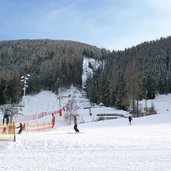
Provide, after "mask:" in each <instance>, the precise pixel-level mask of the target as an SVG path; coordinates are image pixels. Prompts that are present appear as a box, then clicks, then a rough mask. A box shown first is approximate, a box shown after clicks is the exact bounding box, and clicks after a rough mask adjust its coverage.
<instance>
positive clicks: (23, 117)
mask: <svg viewBox="0 0 171 171" xmlns="http://www.w3.org/2000/svg"><path fill="white" fill-rule="evenodd" d="M63 110H64V108H62V109H61V110H60V109H59V110H56V111H50V112H41V113H39V114H32V115H18V116H16V117H15V122H16V123H19V122H26V121H31V120H38V119H41V118H43V117H45V116H48V115H52V113H53V114H54V115H57V114H59V116H62V111H63Z"/></svg>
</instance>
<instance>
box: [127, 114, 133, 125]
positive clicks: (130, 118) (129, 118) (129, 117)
mask: <svg viewBox="0 0 171 171" xmlns="http://www.w3.org/2000/svg"><path fill="white" fill-rule="evenodd" d="M128 120H129V124H130V125H131V122H132V120H133V119H132V117H131V116H130V115H129V116H128Z"/></svg>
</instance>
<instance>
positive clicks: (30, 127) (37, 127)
mask: <svg viewBox="0 0 171 171" xmlns="http://www.w3.org/2000/svg"><path fill="white" fill-rule="evenodd" d="M53 127H54V125H53V124H52V122H43V123H38V122H37V123H26V124H25V128H24V129H23V130H24V131H27V132H30V131H36V132H38V131H44V130H50V129H52V128H53Z"/></svg>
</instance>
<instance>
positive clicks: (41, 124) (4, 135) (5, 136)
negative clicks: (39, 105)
mask: <svg viewBox="0 0 171 171" xmlns="http://www.w3.org/2000/svg"><path fill="white" fill-rule="evenodd" d="M63 110H64V108H62V109H61V110H56V111H50V112H42V113H39V114H32V115H16V116H14V117H15V118H13V120H14V121H15V124H16V126H15V124H14V123H13V124H8V125H3V124H0V141H16V135H15V132H16V133H17V131H18V127H17V126H18V124H19V123H21V124H22V131H27V132H30V131H44V130H50V129H52V128H53V127H54V125H55V120H53V119H50V118H47V119H46V121H42V120H41V118H45V117H47V116H50V115H52V113H53V114H54V116H53V117H55V116H56V115H57V114H59V116H62V111H63ZM2 120H3V118H0V123H3V121H2ZM47 120H49V122H47Z"/></svg>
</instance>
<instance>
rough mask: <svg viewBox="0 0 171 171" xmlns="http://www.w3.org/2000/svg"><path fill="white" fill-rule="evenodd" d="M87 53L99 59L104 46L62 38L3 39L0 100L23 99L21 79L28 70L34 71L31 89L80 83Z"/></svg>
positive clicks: (55, 89) (35, 91)
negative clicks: (99, 46) (98, 46)
mask: <svg viewBox="0 0 171 171" xmlns="http://www.w3.org/2000/svg"><path fill="white" fill-rule="evenodd" d="M84 56H89V57H93V58H96V59H100V58H102V53H101V49H99V48H97V47H95V46H91V45H88V44H84V43H79V42H73V41H62V40H61V41H57V40H16V41H0V96H1V99H0V104H5V103H9V101H11V102H12V103H16V102H18V101H20V99H21V96H22V94H21V93H22V91H21V89H20V87H22V86H23V85H22V84H21V83H20V80H21V76H23V75H26V74H30V75H31V77H30V79H29V87H28V88H27V92H28V93H37V92H40V91H41V90H42V89H43V90H51V91H53V92H56V93H57V90H58V88H59V87H60V86H66V87H67V86H70V85H71V84H73V85H75V86H77V87H80V86H81V84H82V83H81V80H82V79H81V76H82V64H83V57H84Z"/></svg>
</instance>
